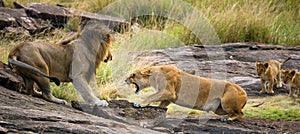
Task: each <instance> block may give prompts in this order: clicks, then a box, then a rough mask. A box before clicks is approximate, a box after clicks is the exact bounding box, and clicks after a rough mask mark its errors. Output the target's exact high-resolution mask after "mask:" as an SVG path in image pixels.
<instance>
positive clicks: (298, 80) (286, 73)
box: [281, 70, 300, 99]
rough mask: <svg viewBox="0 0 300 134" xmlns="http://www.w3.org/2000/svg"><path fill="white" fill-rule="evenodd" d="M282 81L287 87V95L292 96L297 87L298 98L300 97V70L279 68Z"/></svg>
mask: <svg viewBox="0 0 300 134" xmlns="http://www.w3.org/2000/svg"><path fill="white" fill-rule="evenodd" d="M281 73H282V81H283V83H285V84H286V85H287V87H288V89H289V96H290V97H293V96H294V94H295V89H298V99H300V72H298V71H296V70H281Z"/></svg>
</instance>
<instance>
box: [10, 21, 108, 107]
mask: <svg viewBox="0 0 300 134" xmlns="http://www.w3.org/2000/svg"><path fill="white" fill-rule="evenodd" d="M100 27H102V26H99V28H100ZM97 28H98V27H97V26H95V27H92V28H91V29H87V30H86V31H83V32H86V33H85V34H84V35H85V36H87V37H84V36H81V37H79V38H78V39H76V40H74V41H72V42H68V44H65V45H53V44H48V43H43V42H24V43H20V44H18V45H16V46H15V47H14V48H13V49H12V50H11V51H10V53H9V56H8V59H9V61H11V62H21V63H25V64H27V65H29V66H32V67H33V68H36V69H37V70H38V71H40V72H42V73H44V74H46V75H48V76H52V77H55V78H58V79H59V81H61V82H73V84H74V80H72V79H71V72H72V62H73V61H74V59H73V54H74V52H75V46H76V45H79V44H80V43H83V44H81V45H82V46H83V45H91V44H87V43H98V44H99V45H98V46H99V47H98V50H91V51H95V53H97V55H96V56H95V57H96V58H95V59H89V60H92V61H93V62H94V63H93V65H94V66H93V67H91V68H92V69H96V68H97V67H98V66H99V64H100V62H102V61H108V60H111V59H112V54H111V52H110V48H111V42H112V40H111V35H110V34H109V33H108V32H104V31H102V29H97ZM88 30H90V31H88ZM89 34H91V35H89ZM88 36H89V37H90V36H94V38H96V39H97V40H96V41H90V42H89V38H88ZM89 64H91V63H89V62H87V61H82V65H85V66H89ZM10 65H11V67H12V68H13V69H14V70H15V71H16V73H18V74H19V75H20V76H21V77H22V78H23V80H24V82H25V89H26V90H27V93H28V94H30V95H40V94H37V93H36V92H35V91H34V90H33V84H34V82H35V83H37V85H38V86H39V87H40V89H41V91H42V97H43V98H44V99H46V100H48V101H52V102H56V103H62V104H64V103H66V102H65V101H64V100H61V99H58V98H56V97H54V96H53V95H52V94H51V90H50V85H49V83H50V80H49V79H47V78H46V77H43V76H42V75H40V74H41V73H37V72H38V71H34V70H35V69H28V68H26V67H24V66H23V65H16V64H13V63H10ZM78 66H81V65H78ZM88 71H90V72H94V73H95V72H96V70H84V71H83V72H81V74H82V76H83V77H82V78H76V82H77V84H78V83H79V82H80V83H84V85H79V86H78V87H80V88H81V90H80V91H79V90H78V89H77V90H78V91H79V92H80V93H81V95H82V97H83V99H84V100H85V101H87V102H89V103H95V104H97V103H98V104H100V103H101V104H103V103H102V102H100V101H99V100H98V99H97V98H96V96H94V94H92V93H91V88H90V87H89V85H88V84H89V82H90V80H88V78H87V77H88V76H87V75H89V74H87V72H88ZM77 79H78V81H77ZM75 88H76V87H75ZM83 94H84V96H83Z"/></svg>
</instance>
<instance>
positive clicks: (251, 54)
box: [134, 43, 300, 96]
mask: <svg viewBox="0 0 300 134" xmlns="http://www.w3.org/2000/svg"><path fill="white" fill-rule="evenodd" d="M299 52H300V47H284V46H277V45H263V44H255V43H230V44H223V45H218V46H205V45H201V46H200V45H191V46H183V47H174V48H168V49H164V50H152V51H144V52H141V53H139V54H138V55H137V56H136V57H134V61H135V62H139V63H143V62H144V63H146V64H149V63H151V64H152V65H164V64H171V65H176V66H177V67H178V68H180V69H182V70H190V71H195V74H196V75H198V76H203V77H212V78H217V79H225V80H227V81H232V82H235V83H237V84H239V85H241V86H242V87H243V88H245V89H246V90H247V92H248V95H249V96H256V95H258V91H259V90H260V88H261V86H260V78H259V77H258V76H257V75H256V67H255V62H256V61H267V60H278V61H284V60H285V59H287V58H288V57H292V60H290V61H288V62H286V63H285V64H284V65H283V66H282V69H298V70H299V69H300V55H299ZM286 92H287V91H286V90H285V89H282V90H280V89H279V90H277V91H275V94H277V93H286Z"/></svg>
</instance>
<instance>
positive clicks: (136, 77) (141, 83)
mask: <svg viewBox="0 0 300 134" xmlns="http://www.w3.org/2000/svg"><path fill="white" fill-rule="evenodd" d="M150 73H151V68H145V69H141V70H135V71H134V72H133V73H131V74H130V75H129V77H128V78H127V79H126V80H125V82H126V83H127V84H128V85H130V84H134V85H135V87H136V90H135V93H136V94H138V93H139V91H140V90H141V89H144V88H147V87H150V86H151V85H150Z"/></svg>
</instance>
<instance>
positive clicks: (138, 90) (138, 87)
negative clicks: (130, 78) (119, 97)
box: [132, 83, 140, 94]
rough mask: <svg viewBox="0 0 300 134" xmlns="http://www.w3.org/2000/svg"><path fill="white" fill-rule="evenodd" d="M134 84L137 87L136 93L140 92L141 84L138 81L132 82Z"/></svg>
mask: <svg viewBox="0 0 300 134" xmlns="http://www.w3.org/2000/svg"><path fill="white" fill-rule="evenodd" d="M132 84H134V85H135V88H136V90H135V94H139V92H140V86H139V85H138V84H137V83H132Z"/></svg>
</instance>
